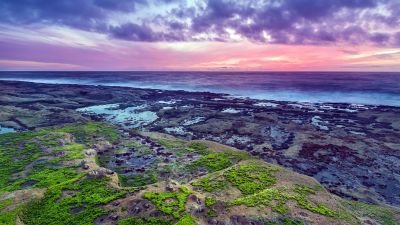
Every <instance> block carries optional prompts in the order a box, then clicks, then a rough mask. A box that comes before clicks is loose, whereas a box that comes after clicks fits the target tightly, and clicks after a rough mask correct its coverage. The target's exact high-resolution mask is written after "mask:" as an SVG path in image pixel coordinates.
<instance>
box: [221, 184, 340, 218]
mask: <svg viewBox="0 0 400 225" xmlns="http://www.w3.org/2000/svg"><path fill="white" fill-rule="evenodd" d="M299 187H301V188H300V189H296V188H299ZM296 190H297V193H296V194H294V195H293V194H290V193H288V192H287V191H285V190H283V189H281V190H279V189H276V188H267V189H264V190H262V191H259V192H257V193H254V194H252V195H249V196H245V197H241V198H237V199H235V200H233V201H231V202H230V203H229V204H230V205H246V206H248V207H256V206H260V205H264V206H268V207H271V209H272V211H275V212H278V213H286V212H287V211H288V209H289V208H288V207H287V206H286V202H287V201H288V200H290V199H292V200H296V202H297V207H299V208H303V209H307V210H308V211H310V212H313V213H317V214H320V215H324V216H329V217H334V216H336V215H337V213H336V212H335V211H333V210H331V209H329V208H328V207H326V206H325V205H323V204H321V203H317V204H314V203H312V202H311V201H310V200H308V199H307V197H308V195H309V194H311V193H315V192H314V190H313V189H311V188H306V187H304V186H297V187H295V190H294V191H295V192H296ZM299 190H301V191H299ZM299 192H300V193H299Z"/></svg>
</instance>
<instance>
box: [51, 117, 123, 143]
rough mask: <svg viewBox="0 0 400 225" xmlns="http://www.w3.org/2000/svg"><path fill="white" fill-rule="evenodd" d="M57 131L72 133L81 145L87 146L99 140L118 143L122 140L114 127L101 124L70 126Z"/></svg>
mask: <svg viewBox="0 0 400 225" xmlns="http://www.w3.org/2000/svg"><path fill="white" fill-rule="evenodd" d="M55 131H57V132H66V133H70V134H72V135H73V136H74V137H75V138H76V140H77V141H78V142H79V143H85V144H89V143H94V142H95V141H96V140H97V139H98V138H103V139H105V140H108V141H110V142H114V141H117V140H119V138H120V135H119V133H118V131H117V130H116V129H115V128H114V127H113V126H110V125H107V124H104V123H99V122H89V123H85V124H74V125H69V126H65V127H62V128H59V129H56V130H55Z"/></svg>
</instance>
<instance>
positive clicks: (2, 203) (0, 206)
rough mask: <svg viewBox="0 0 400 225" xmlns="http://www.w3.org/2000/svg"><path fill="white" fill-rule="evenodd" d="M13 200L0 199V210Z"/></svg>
mask: <svg viewBox="0 0 400 225" xmlns="http://www.w3.org/2000/svg"><path fill="white" fill-rule="evenodd" d="M13 202H14V200H13V199H12V198H9V199H5V200H3V201H0V211H1V210H3V209H5V208H6V207H8V206H10V205H12V204H13Z"/></svg>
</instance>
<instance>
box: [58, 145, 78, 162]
mask: <svg viewBox="0 0 400 225" xmlns="http://www.w3.org/2000/svg"><path fill="white" fill-rule="evenodd" d="M84 149H85V146H84V145H82V144H77V143H73V144H69V145H65V146H62V147H56V148H54V149H53V151H55V152H61V151H64V152H65V153H66V154H65V155H64V156H61V157H59V159H60V160H67V161H69V160H75V159H82V158H84V155H83V153H82V151H83V150H84Z"/></svg>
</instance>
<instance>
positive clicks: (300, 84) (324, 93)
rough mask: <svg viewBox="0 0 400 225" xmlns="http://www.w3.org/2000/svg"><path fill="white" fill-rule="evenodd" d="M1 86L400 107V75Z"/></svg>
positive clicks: (1, 75)
mask: <svg viewBox="0 0 400 225" xmlns="http://www.w3.org/2000/svg"><path fill="white" fill-rule="evenodd" d="M0 80H19V81H31V82H40V83H60V84H86V85H106V86H127V87H136V88H154V89H165V90H187V91H210V92H217V93H227V94H231V95H234V96H240V97H250V98H256V99H269V100H284V101H301V102H345V103H357V104H374V105H392V106H400V73H380V72H379V73H378V72H374V73H372V72H371V73H359V72H352V73H348V72H0Z"/></svg>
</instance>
